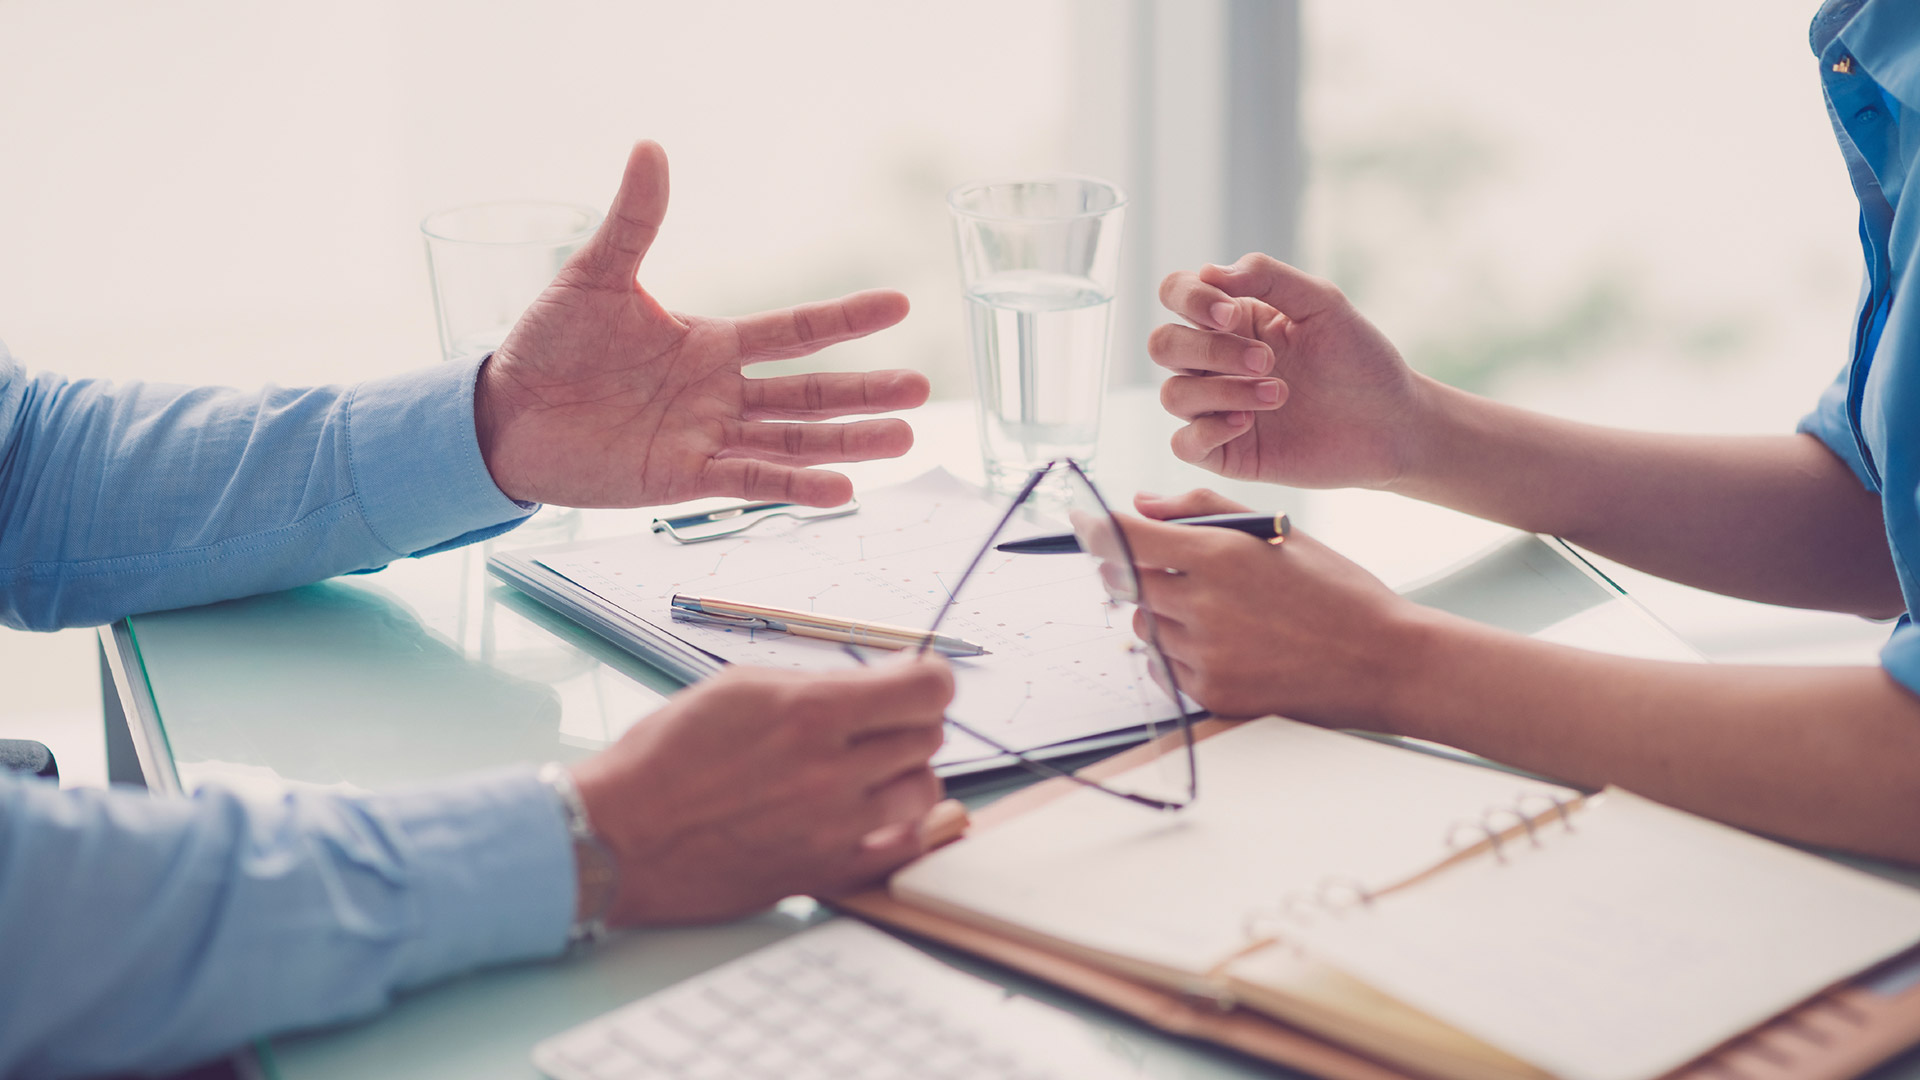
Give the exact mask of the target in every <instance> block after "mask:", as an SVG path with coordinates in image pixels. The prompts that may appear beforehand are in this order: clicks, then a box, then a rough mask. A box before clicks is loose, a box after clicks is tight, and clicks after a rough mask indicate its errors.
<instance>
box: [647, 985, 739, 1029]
mask: <svg viewBox="0 0 1920 1080" xmlns="http://www.w3.org/2000/svg"><path fill="white" fill-rule="evenodd" d="M660 1015H661V1016H662V1017H664V1018H665V1019H666V1021H667V1022H668V1023H670V1024H672V1025H674V1026H675V1027H678V1028H680V1029H682V1030H684V1031H687V1032H690V1033H692V1034H694V1035H708V1034H711V1033H713V1032H715V1031H719V1030H720V1029H721V1028H726V1027H732V1026H733V1019H734V1017H733V1013H731V1012H729V1011H728V1010H726V1009H725V1008H723V1007H721V1005H720V1003H719V1002H717V1001H715V1000H713V999H712V998H710V997H708V996H707V995H706V994H705V993H695V994H683V995H680V996H678V997H675V998H673V999H672V1000H671V1001H668V1002H665V1003H663V1004H662V1005H661V1006H660Z"/></svg>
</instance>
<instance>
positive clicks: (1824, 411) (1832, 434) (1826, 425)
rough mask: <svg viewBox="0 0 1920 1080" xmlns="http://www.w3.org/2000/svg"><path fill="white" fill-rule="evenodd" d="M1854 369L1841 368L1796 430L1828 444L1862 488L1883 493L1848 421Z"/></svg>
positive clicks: (1850, 367)
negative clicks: (1848, 383) (1848, 400)
mask: <svg viewBox="0 0 1920 1080" xmlns="http://www.w3.org/2000/svg"><path fill="white" fill-rule="evenodd" d="M1852 370H1853V369H1852V366H1851V365H1849V366H1847V367H1844V368H1841V369H1840V377H1839V378H1837V379H1835V380H1833V382H1832V383H1831V384H1830V385H1829V386H1828V387H1827V388H1826V390H1824V391H1822V392H1821V394H1820V400H1819V401H1817V402H1815V403H1814V406H1813V411H1812V412H1810V413H1808V414H1807V415H1805V416H1803V417H1801V418H1800V424H1799V427H1798V428H1797V429H1796V430H1798V431H1799V432H1800V433H1801V434H1802V435H1811V436H1813V437H1814V438H1816V439H1819V440H1820V441H1821V442H1822V443H1824V444H1825V445H1826V448H1827V449H1829V450H1831V451H1833V455H1834V456H1835V457H1837V458H1839V459H1840V460H1841V461H1843V462H1846V465H1847V468H1848V469H1850V470H1852V472H1853V475H1854V478H1855V479H1857V480H1859V481H1860V485H1861V486H1862V487H1864V488H1866V489H1867V490H1868V491H1879V490H1880V489H1879V488H1878V487H1876V486H1875V485H1874V482H1873V474H1872V473H1870V472H1868V471H1867V463H1866V462H1865V461H1864V460H1862V459H1861V457H1860V444H1859V443H1858V442H1857V441H1856V440H1855V439H1854V437H1853V426H1852V425H1851V424H1849V423H1848V422H1847V381H1848V378H1849V376H1850V375H1851V374H1852Z"/></svg>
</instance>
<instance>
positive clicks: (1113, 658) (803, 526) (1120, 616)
mask: <svg viewBox="0 0 1920 1080" xmlns="http://www.w3.org/2000/svg"><path fill="white" fill-rule="evenodd" d="M860 504H861V505H860V510H859V512H858V513H855V514H852V515H850V516H848V517H844V518H833V519H829V520H823V521H812V522H796V521H787V520H784V519H775V520H771V521H768V522H765V523H763V524H761V525H759V526H757V527H755V528H754V529H753V530H752V531H751V532H748V533H745V534H743V535H741V536H739V537H737V538H732V539H725V540H715V541H710V542H708V543H702V544H679V543H676V542H674V541H673V540H672V539H671V538H669V537H667V536H665V535H661V534H646V535H641V536H632V537H623V538H621V539H619V540H617V541H607V542H604V543H596V544H587V545H580V546H578V547H576V548H574V549H571V550H568V551H564V552H559V553H550V554H547V555H543V556H541V557H540V560H539V561H540V563H541V564H542V565H544V566H546V567H547V568H548V569H549V570H552V571H553V572H555V573H557V574H561V575H563V576H564V577H566V578H568V579H569V580H571V581H573V582H574V583H575V584H577V585H579V586H581V587H582V588H585V589H588V590H591V591H592V592H594V593H595V594H597V595H598V596H600V597H601V598H602V599H604V600H607V601H609V602H611V603H614V604H616V605H618V606H620V607H622V608H624V609H626V610H627V611H629V612H632V613H633V614H635V615H637V616H639V617H640V618H643V619H646V620H648V621H650V622H652V623H653V624H654V625H656V626H659V627H661V628H662V629H665V630H668V631H669V632H671V633H673V634H675V635H677V636H679V637H680V638H681V639H683V640H685V641H687V642H690V643H691V644H694V645H697V646H699V647H700V648H703V649H706V650H708V651H709V652H712V653H714V654H716V655H719V656H723V657H725V658H726V659H728V660H731V661H734V662H736V663H746V664H760V665H765V666H771V667H792V668H798V669H802V670H822V669H832V668H844V667H850V666H853V664H854V661H853V660H852V659H851V658H849V657H848V656H847V654H846V653H845V651H844V650H843V649H841V647H840V646H838V645H835V644H833V643H830V642H821V641H813V640H809V639H806V638H799V637H793V636H791V635H787V634H779V633H765V632H751V631H740V630H725V629H719V628H714V627H706V626H699V625H696V624H691V623H684V622H674V621H672V616H671V611H670V607H671V604H670V600H671V599H672V597H673V595H674V594H675V593H684V594H688V595H693V596H707V597H717V598H721V599H726V600H737V601H742V602H746V603H754V604H766V605H770V606H774V607H783V608H790V609H795V610H800V611H810V610H817V611H822V612H827V613H830V614H833V615H838V616H843V617H846V618H852V619H861V620H866V621H870V622H881V623H891V624H894V625H899V626H909V627H916V628H917V627H924V626H927V625H928V624H929V623H930V622H931V621H932V619H933V616H934V613H935V612H936V611H937V610H938V608H939V605H940V604H941V603H942V602H943V601H944V600H945V599H946V597H947V591H948V589H949V588H950V587H951V586H952V585H953V584H954V583H955V582H957V581H958V580H959V578H960V575H961V572H962V571H963V570H965V568H966V564H967V560H969V559H970V558H972V557H973V554H974V553H975V552H976V551H978V550H979V548H980V545H981V544H982V543H983V542H984V541H985V540H986V538H987V534H988V532H990V531H991V530H992V528H993V525H994V523H995V522H996V521H997V520H998V519H999V516H1000V515H1001V514H1002V513H1003V512H1004V511H1005V507H1004V505H1003V504H1000V503H997V502H990V501H988V500H987V499H985V498H983V497H982V496H981V495H980V494H979V493H978V492H977V491H976V490H975V489H974V488H972V487H971V486H969V485H967V484H965V483H963V482H962V481H960V480H958V479H957V478H955V477H954V476H953V475H952V474H950V473H948V472H946V471H944V470H935V471H933V472H930V473H927V474H925V475H923V476H921V477H919V478H917V479H915V480H913V481H910V482H908V483H906V484H901V485H897V486H895V487H891V488H884V489H881V490H879V491H874V492H870V493H867V494H864V495H862V496H861V499H860ZM1062 528H1063V526H1062V525H1061V524H1060V523H1059V522H1057V521H1050V520H1045V519H1042V518H1039V517H1037V516H1031V515H1026V514H1023V516H1022V517H1021V518H1020V519H1017V520H1016V521H1015V522H1013V523H1010V524H1009V526H1008V532H1007V537H1006V538H1009V539H1011V538H1013V537H1018V536H1026V535H1033V534H1035V533H1041V532H1049V531H1057V530H1060V529H1062ZM1130 618H1131V609H1130V608H1127V607H1121V606H1117V605H1114V604H1112V603H1110V602H1109V601H1108V600H1107V597H1106V594H1105V591H1104V590H1103V589H1102V588H1101V585H1100V583H1099V580H1098V578H1097V576H1096V574H1095V573H1094V564H1093V562H1092V560H1091V559H1088V558H1086V557H1084V556H1073V555H1007V554H1002V553H1000V552H989V553H988V555H987V557H986V560H985V561H984V562H983V563H982V564H981V566H980V569H979V570H978V571H976V573H975V577H974V579H973V581H972V582H971V583H970V584H969V585H968V586H967V589H966V592H965V594H964V595H963V597H962V599H961V602H960V603H959V604H958V605H956V606H955V608H954V609H953V611H951V612H949V613H948V615H947V618H946V621H945V622H944V623H942V624H941V627H940V632H941V633H943V634H947V635H951V636H955V637H960V638H964V639H966V640H968V641H971V642H974V643H975V644H978V645H981V646H984V647H985V648H986V649H987V650H988V651H989V655H986V656H981V657H968V658H962V659H956V660H954V662H953V667H954V673H955V676H956V683H957V693H956V696H955V700H954V704H953V707H952V709H950V710H949V715H950V716H953V717H955V718H957V719H960V720H962V721H964V722H966V723H968V724H970V725H974V726H977V727H978V728H980V729H981V730H982V731H984V732H986V733H987V734H988V735H990V736H992V737H994V738H997V739H1000V740H1002V741H1005V742H1008V743H1009V744H1010V745H1013V746H1015V747H1017V748H1020V749H1028V748H1033V747H1039V746H1047V745H1050V744H1052V743H1057V742H1064V741H1066V740H1069V739H1077V738H1082V737H1085V736H1090V735H1097V734H1101V733H1104V732H1108V731H1113V730H1117V729H1120V728H1126V727H1133V726H1136V725H1138V724H1140V723H1141V722H1142V721H1143V720H1145V719H1147V718H1148V709H1149V706H1150V705H1151V706H1157V707H1155V708H1153V709H1152V713H1153V718H1154V719H1159V720H1164V719H1168V718H1170V717H1171V716H1172V714H1173V708H1172V704H1171V702H1168V701H1167V700H1166V697H1165V695H1164V694H1162V693H1160V692H1159V691H1158V689H1157V688H1154V687H1152V686H1151V685H1143V684H1142V683H1141V682H1140V681H1139V680H1138V679H1136V678H1135V675H1134V672H1135V671H1136V670H1137V669H1138V667H1139V665H1138V664H1137V663H1136V662H1135V661H1133V660H1132V659H1130V655H1129V650H1130V649H1131V648H1132V647H1133V641H1134V638H1133V632H1132V627H1131V623H1130V621H1129V620H1130ZM869 655H871V656H876V657H877V656H883V655H885V654H882V653H872V652H870V653H869ZM991 754H992V751H990V750H988V749H987V748H986V747H984V746H983V745H981V744H979V743H978V742H976V741H974V740H972V739H968V738H966V737H965V736H964V735H963V734H961V733H959V732H957V731H952V730H951V729H950V732H949V737H948V740H947V745H946V746H945V747H943V748H942V750H941V752H940V754H939V756H938V757H936V758H935V761H936V763H940V764H946V763H951V762H956V761H968V760H973V759H976V758H981V757H987V756H991Z"/></svg>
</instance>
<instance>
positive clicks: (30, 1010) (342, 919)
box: [0, 771, 575, 1080]
mask: <svg viewBox="0 0 1920 1080" xmlns="http://www.w3.org/2000/svg"><path fill="white" fill-rule="evenodd" d="M574 903H575V897H574V870H573V855H572V846H571V842H570V841H569V839H568V837H567V832H566V824H565V819H564V816H563V813H562V811H561V809H560V805H559V800H558V799H557V798H556V797H555V796H554V793H553V791H552V789H550V788H548V787H547V786H546V785H545V784H544V783H542V782H541V781H540V780H539V779H538V778H536V777H535V776H534V775H533V774H532V773H531V772H527V771H512V772H502V773H496V774H491V775H484V776H477V777H473V778H469V779H466V780H462V781H455V782H450V783H442V784H439V785H437V786H432V787H423V788H417V789H414V790H411V791H407V792H403V793H395V794H377V795H365V796H351V797H350V796H341V795H336V794H332V793H317V792H297V793H292V794H288V795H286V796H284V797H282V798H281V799H279V800H278V801H260V800H253V799H243V798H241V797H239V796H236V795H233V794H231V793H227V792H224V791H220V790H203V791H202V792H201V793H199V794H198V795H195V796H194V797H192V798H190V799H155V798H149V797H147V796H145V795H139V794H133V793H129V792H119V791H113V792H109V791H98V790H70V791H60V790H58V789H57V788H56V787H55V786H54V785H53V784H51V783H48V782H46V781H40V780H23V779H15V778H10V777H6V776H3V775H0V1076H8V1077H18V1078H21V1080H29V1078H41V1077H64V1076H91V1075H98V1074H102V1073H109V1072H120V1071H123V1070H129V1069H139V1070H142V1071H147V1070H161V1069H170V1068H177V1067H182V1066H186V1065H189V1064H193V1063H195V1062H198V1061H202V1060H206V1059H208V1058H210V1057H213V1056H215V1055H217V1054H219V1053H221V1052H223V1051H226V1050H229V1049H231V1048H233V1047H235V1046H238V1045H240V1044H242V1043H244V1042H245V1041H246V1040H248V1039H250V1038H253V1037H256V1036H260V1035H265V1034H269V1033H273V1032H279V1031H286V1030H290V1029H296V1028H302V1027H310V1026H314V1025H319V1024H328V1023H334V1022H338V1021H341V1020H346V1019H350V1018H353V1017H357V1016H361V1015H364V1014H366V1013H370V1012H372V1011H374V1010H376V1009H378V1008H380V1007H381V1006H382V1005H383V1004H384V1003H385V1002H386V1001H387V1000H388V999H389V998H390V997H391V995H392V994H393V993H394V992H395V991H398V990H403V989H406V988H408V987H412V986H417V985H419V984H421V983H425V982H429V981H431V980H434V979H437V978H441V977H444V976H446V975H449V974H453V973H455V972H458V971H462V970H465V969H467V968H471V967H474V966H476V965H479V964H485V963H494V962H503V961H511V960H523V959H529V958H534V957H545V956H552V955H555V954H557V953H558V952H560V951H561V950H562V949H563V948H564V947H565V942H566V936H567V927H568V925H569V924H570V922H571V920H572V917H573V907H574Z"/></svg>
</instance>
